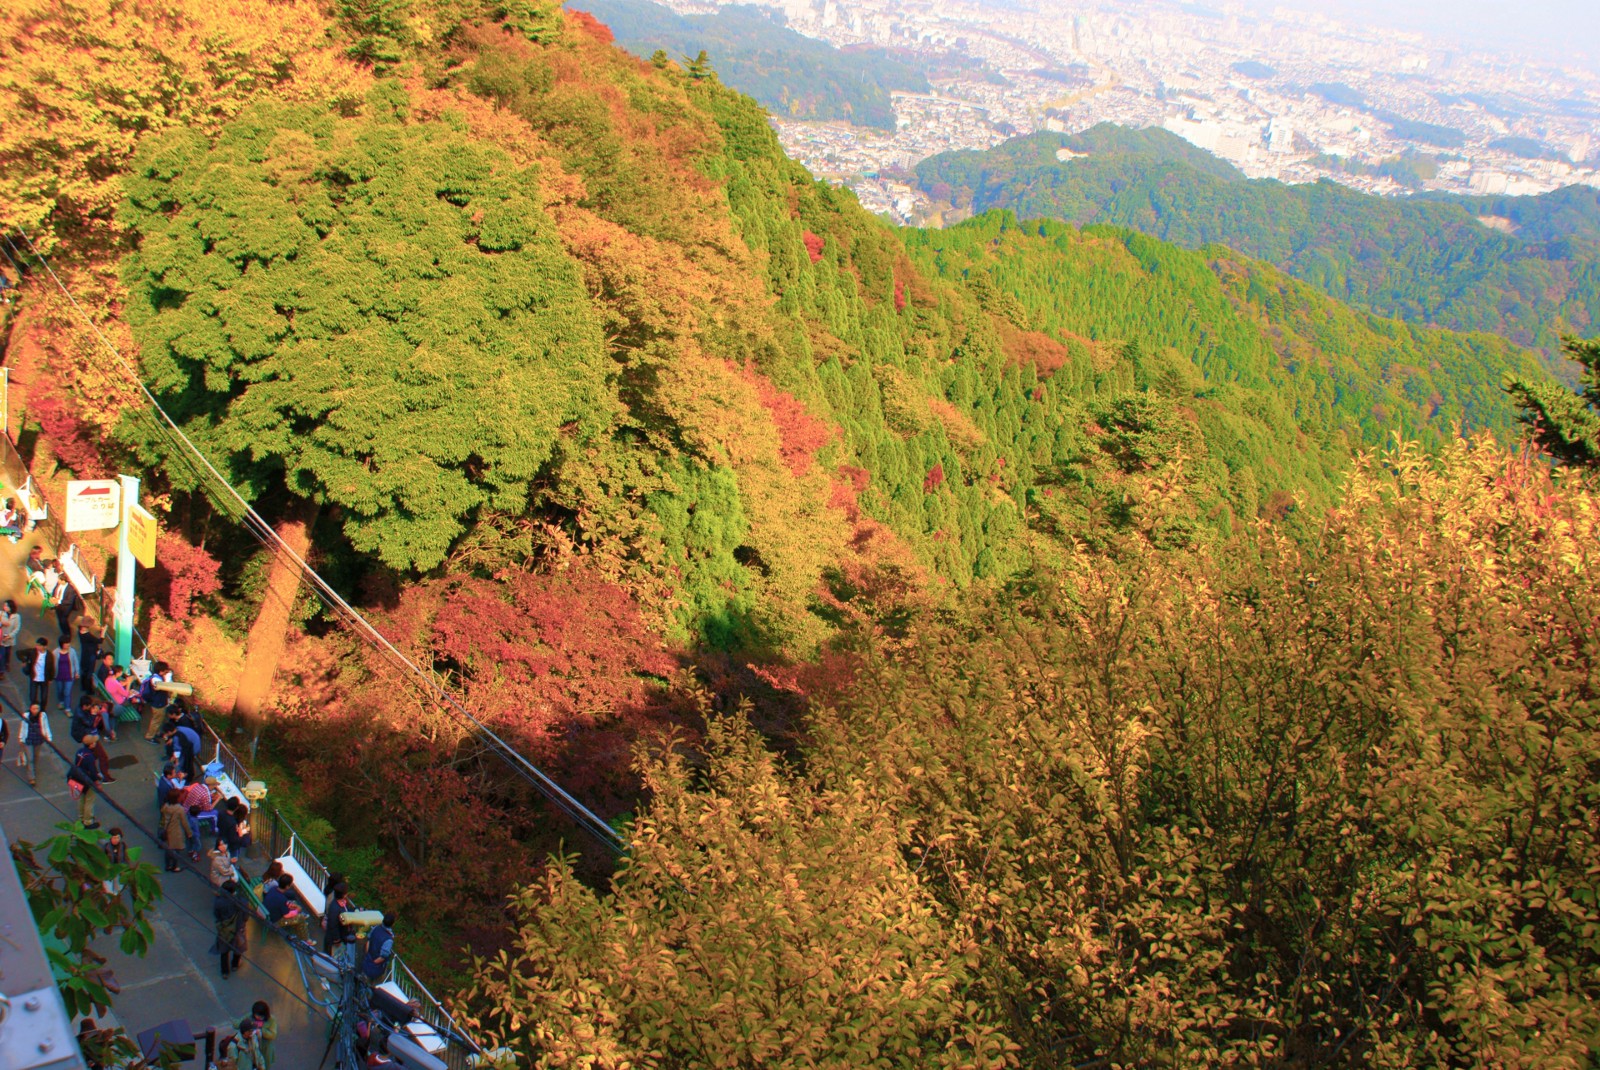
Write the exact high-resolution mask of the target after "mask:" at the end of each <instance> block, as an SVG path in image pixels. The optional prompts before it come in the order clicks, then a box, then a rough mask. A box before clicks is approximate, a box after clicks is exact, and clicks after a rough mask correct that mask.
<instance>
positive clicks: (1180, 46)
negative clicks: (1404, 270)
mask: <svg viewBox="0 0 1600 1070" xmlns="http://www.w3.org/2000/svg"><path fill="white" fill-rule="evenodd" d="M757 2H758V3H760V4H761V5H762V6H765V7H769V8H773V9H776V11H777V12H781V14H782V16H783V17H784V19H785V20H786V21H787V23H788V25H789V26H790V27H791V28H792V29H794V30H796V31H798V32H800V33H803V34H806V35H808V36H812V37H816V38H820V39H823V40H826V41H828V42H830V43H832V44H834V45H837V46H839V47H842V48H849V47H860V46H874V47H878V48H885V49H891V50H894V51H895V52H897V53H899V54H901V55H908V56H918V57H924V58H927V59H930V60H937V59H939V58H941V57H945V58H948V57H950V56H952V55H954V56H959V57H962V58H963V59H964V61H965V62H964V63H962V64H960V65H954V69H955V70H956V71H958V72H959V73H956V74H952V75H950V76H948V77H939V78H935V79H933V91H932V92H929V93H896V94H895V95H894V101H895V114H896V120H897V124H898V129H897V130H895V131H893V132H888V131H880V130H872V129H867V128H863V127H857V126H853V125H851V124H849V123H843V122H804V121H797V120H793V119H788V118H784V117H782V116H777V117H774V119H773V123H774V125H775V126H776V127H777V129H778V132H779V135H780V137H781V138H782V140H783V142H784V145H785V147H786V148H787V150H788V151H789V152H790V154H791V155H793V156H795V157H796V158H797V159H799V160H801V161H802V162H804V163H805V164H806V166H807V167H809V168H810V169H811V170H812V172H813V173H815V174H817V175H819V176H820V177H823V178H826V179H828V180H831V181H835V182H840V183H844V184H847V185H849V186H850V187H851V188H853V189H854V190H855V191H856V193H857V194H858V195H859V196H860V197H861V200H862V202H863V203H864V204H866V205H867V207H869V208H871V209H873V210H874V211H877V212H880V213H883V214H885V215H889V216H891V217H893V218H895V219H897V220H899V221H901V222H921V221H923V220H925V219H927V218H928V216H929V214H930V210H931V205H930V204H929V202H928V199H927V198H926V197H925V196H924V195H923V194H922V193H921V192H920V191H918V190H917V189H916V188H915V185H914V182H913V181H911V180H910V177H909V176H908V174H907V172H908V171H909V169H910V168H911V167H913V166H914V165H915V164H916V163H917V162H919V161H920V160H923V159H925V158H927V157H928V156H931V155H934V154H936V153H940V152H946V151H950V150H953V149H985V148H989V147H991V146H993V145H996V144H998V143H1000V142H1001V141H1004V140H1006V139H1007V138H1009V137H1013V136H1016V135H1018V134H1026V133H1031V132H1034V131H1037V130H1054V131H1061V132H1064V133H1075V132H1077V131H1081V130H1085V129H1087V128H1089V127H1091V126H1094V125H1096V124H1098V123H1103V122H1112V123H1118V124H1121V125H1123V126H1131V127H1141V128H1142V127H1164V128H1166V129H1167V130H1170V131H1171V132H1172V133H1174V134H1177V135H1178V136H1180V137H1183V138H1185V139H1186V140H1188V141H1190V142H1192V143H1194V144H1195V145H1197V146H1199V147H1201V148H1203V149H1206V150H1208V151H1210V152H1212V153H1215V154H1216V155H1217V156H1219V157H1221V158H1223V159H1225V160H1227V161H1228V162H1230V163H1232V164H1233V165H1234V166H1236V167H1237V168H1239V169H1240V170H1241V171H1243V172H1244V173H1245V174H1247V175H1249V176H1251V177H1257V178H1276V179H1280V180H1282V181H1284V182H1312V181H1316V180H1318V179H1322V178H1329V179H1333V180H1334V181H1337V182H1342V183H1345V184H1346V185H1349V186H1353V187H1356V188H1358V189H1362V190H1365V191H1368V192H1371V193H1377V194H1385V195H1398V194H1402V193H1409V192H1412V191H1413V190H1414V189H1424V190H1438V191H1453V192H1460V193H1481V194H1511V195H1516V194H1536V193H1543V192H1546V191H1549V190H1553V189H1556V188H1559V187H1561V186H1566V185H1571V184H1574V183H1587V184H1590V185H1600V172H1597V166H1600V134H1597V130H1600V118H1597V117H1600V78H1597V77H1596V76H1595V74H1594V73H1593V72H1591V71H1588V70H1586V69H1582V68H1579V67H1576V66H1573V67H1557V66H1553V65H1551V64H1549V63H1545V62H1540V61H1535V60H1533V59H1530V58H1527V57H1522V56H1517V55H1514V54H1510V53H1490V52H1485V51H1481V50H1469V49H1465V48H1459V47H1450V46H1448V45H1445V44H1441V43H1439V42H1435V41H1431V40H1428V39H1425V38H1423V37H1421V36H1419V35H1416V34H1407V33H1401V32H1397V31H1394V30H1390V29H1384V28H1377V27H1372V26H1362V25H1355V24H1351V23H1349V22H1341V21H1338V20H1335V19H1331V18H1328V17H1325V16H1321V15H1316V14H1309V13H1305V12H1301V11H1294V10H1289V9H1285V8H1279V9H1276V10H1275V11H1274V12H1273V13H1272V14H1270V15H1264V14H1258V13H1255V12H1249V11H1246V9H1244V8H1242V7H1240V6H1238V5H1237V4H1229V3H1219V4H1215V5H1213V6H1208V7H1204V8H1202V7H1199V6H1183V5H1177V4H1170V5H1169V4H1152V3H1142V2H1141V3H1133V2H1129V3H1122V4H1117V3H1102V4H1098V5H1095V4H1072V5H1069V4H1059V3H1051V2H1049V0H1038V2H1036V3H1034V4H1033V5H1032V6H1031V9H1030V7H1029V5H1026V4H1013V5H1008V6H999V5H997V6H994V7H984V6H979V5H977V4H972V3H961V2H957V0H921V2H917V0H911V2H907V0H847V2H841V0H757ZM668 6H669V7H672V8H673V9H674V10H676V11H678V12H679V13H680V14H695V13H704V12H706V11H709V10H711V9H712V8H713V7H714V6H715V5H714V4H710V3H706V2H704V0H668ZM1061 157H1062V161H1063V166H1070V164H1071V159H1070V157H1071V154H1070V153H1068V152H1065V151H1063V153H1061ZM1396 159H1400V160H1407V159H1409V160H1414V161H1417V162H1418V163H1420V164H1421V165H1422V166H1421V167H1420V168H1412V169H1411V171H1410V174H1411V176H1412V180H1411V182H1410V183H1408V184H1402V182H1400V181H1397V180H1396V178H1395V177H1394V174H1393V168H1392V167H1384V166H1383V165H1384V164H1385V162H1389V161H1395V160H1396Z"/></svg>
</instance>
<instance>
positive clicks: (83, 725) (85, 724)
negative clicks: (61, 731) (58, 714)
mask: <svg viewBox="0 0 1600 1070" xmlns="http://www.w3.org/2000/svg"><path fill="white" fill-rule="evenodd" d="M94 730H95V716H94V714H93V713H92V712H91V711H89V710H86V709H84V708H83V707H82V706H79V707H78V708H77V710H76V711H74V712H73V714H72V724H70V725H69V726H67V734H68V735H70V736H71V737H72V742H74V743H82V742H83V737H84V736H86V735H88V734H89V733H90V732H93V731H94Z"/></svg>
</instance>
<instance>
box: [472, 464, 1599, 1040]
mask: <svg viewBox="0 0 1600 1070" xmlns="http://www.w3.org/2000/svg"><path fill="white" fill-rule="evenodd" d="M1597 534H1600V508H1597V505H1596V502H1595V499H1594V497H1593V496H1592V493H1591V492H1590V491H1588V490H1586V489H1585V488H1583V487H1582V486H1580V485H1578V484H1577V483H1576V482H1575V481H1572V480H1561V479H1558V478H1556V477H1554V476H1552V474H1551V472H1550V471H1549V469H1548V468H1547V467H1546V466H1545V465H1544V464H1543V463H1542V462H1540V461H1538V460H1536V459H1533V458H1529V457H1524V456H1520V455H1510V454H1506V453H1503V452H1501V451H1500V450H1498V449H1497V448H1495V447H1494V446H1493V445H1492V444H1490V443H1488V442H1487V441H1480V442H1478V443H1475V444H1472V445H1468V444H1465V443H1462V444H1459V445H1458V446H1456V447H1454V448H1452V449H1451V450H1449V451H1448V452H1447V453H1446V455H1445V456H1443V457H1441V458H1439V459H1437V460H1434V459H1429V458H1427V457H1426V456H1424V455H1422V454H1421V453H1420V452H1419V451H1417V450H1416V449H1415V448H1413V447H1409V446H1407V447H1402V448H1400V449H1397V450H1396V451H1394V452H1392V453H1390V454H1388V455H1386V456H1384V457H1382V458H1376V457H1374V458H1369V459H1367V460H1366V461H1364V462H1363V464H1362V465H1361V467H1360V468H1359V470H1358V471H1357V472H1356V474H1355V475H1354V476H1353V477H1352V480H1351V483H1350V485H1349V488H1348V490H1347V491H1346V493H1345V495H1344V498H1343V501H1342V504H1340V505H1339V506H1338V507H1337V508H1336V509H1335V510H1334V511H1333V512H1331V513H1330V514H1329V515H1328V517H1327V519H1326V521H1325V523H1324V524H1323V526H1322V528H1321V530H1320V531H1318V532H1316V533H1314V534H1313V535H1312V537H1311V538H1310V539H1309V540H1308V541H1304V542H1302V541H1299V540H1296V539H1295V538H1293V537H1291V536H1290V535H1289V534H1288V533H1286V532H1281V531H1278V530H1276V529H1273V528H1262V529H1260V531H1259V532H1258V533H1257V534H1256V535H1254V536H1252V538H1251V540H1250V541H1248V542H1244V543H1241V544H1240V545H1238V546H1237V547H1235V548H1234V552H1232V553H1230V554H1229V555H1228V556H1227V557H1218V556H1215V555H1213V554H1211V553H1209V552H1204V551H1201V552H1195V553H1185V554H1175V553H1171V552H1158V551H1154V550H1152V549H1150V548H1149V547H1148V546H1147V545H1145V544H1142V543H1139V542H1137V541H1130V542H1126V543H1124V544H1123V545H1122V546H1121V548H1120V551H1119V553H1118V554H1117V555H1116V556H1115V557H1112V558H1107V557H1104V556H1089V555H1083V556H1079V557H1076V558H1071V559H1068V560H1067V561H1065V562H1064V563H1063V567H1062V568H1061V569H1060V570H1057V571H1052V572H1051V573H1049V574H1042V575H1040V576H1038V577H1036V578H1035V580H1034V581H1033V582H1032V583H1030V584H1028V585H1027V586H1026V587H1024V588H1021V589H1018V590H1015V591H1011V592H1004V593H996V594H995V595H993V596H992V597H988V598H982V599H977V600H974V602H973V603H972V604H971V605H970V606H969V607H967V608H966V609H965V610H964V611H961V612H956V613H950V614H928V615H919V616H918V618H917V619H916V620H915V622H914V623H913V624H912V626H911V628H910V630H909V631H907V632H905V633H902V634H901V635H899V636H897V637H896V638H894V639H893V640H892V641H887V639H888V637H883V638H881V639H871V640H870V641H869V642H868V648H869V651H870V652H869V656H868V658H867V661H866V663H865V664H864V666H863V667H862V668H861V669H860V670H859V672H858V674H857V675H856V678H855V682H854V685H853V686H852V688H851V689H850V691H849V693H848V694H847V695H845V696H844V697H843V698H842V699H841V700H840V702H839V703H838V704H837V705H835V706H834V707H832V708H828V709H821V710H819V711H818V712H817V714H816V716H815V718H814V721H813V724H812V744H811V746H810V747H809V748H808V751H807V754H806V760H805V763H804V769H805V772H804V773H803V774H802V773H799V772H792V771H789V770H787V769H786V768H785V767H784V766H783V765H782V764H781V763H779V762H777V761H776V760H775V759H774V758H772V757H771V756H770V755H769V754H767V753H765V752H764V751H763V749H762V747H761V746H760V744H759V742H758V741H756V740H755V739H754V738H752V737H751V735H750V734H749V733H748V731H747V730H745V729H743V728H741V727H739V726H738V725H737V724H736V723H735V724H725V725H722V726H719V727H717V728H716V729H714V732H713V740H712V742H713V745H712V748H711V751H710V754H709V762H710V766H709V769H708V770H707V772H706V774H705V775H704V776H703V777H691V776H690V775H689V773H688V769H687V767H686V766H685V764H684V763H683V761H682V759H681V758H679V757H676V756H675V755H674V754H673V753H672V752H671V751H668V752H664V753H662V754H660V755H659V756H657V757H653V758H651V759H649V760H648V761H646V762H645V763H644V766H643V769H644V775H645V776H646V778H647V780H648V782H649V783H650V784H651V786H652V788H653V789H654V792H655V801H654V803H653V804H652V806H651V808H650V810H649V811H648V813H647V815H646V816H644V817H643V818H642V819H641V820H640V822H639V823H638V824H637V825H636V827H635V830H634V834H633V839H632V852H633V854H632V861H631V863H630V865H629V866H628V867H627V868H626V869H625V870H624V871H623V872H622V873H621V874H619V877H618V880H617V883H616V885H615V887H614V892H613V894H612V895H611V896H608V897H605V898H600V897H598V896H595V895H594V894H593V893H591V892H589V891H587V890H586V889H584V888H582V887H581V886H580V885H579V884H578V883H577V882H576V881H575V880H574V878H573V877H572V875H571V874H570V872H569V871H568V870H566V869H565V868H564V867H556V868H553V869H551V870H550V871H548V873H547V874H546V876H545V878H544V879H543V881H542V882H541V883H540V884H539V885H537V886H535V887H533V888H530V889H529V890H528V891H526V892H525V893H523V894H522V895H521V896H519V897H518V899H517V901H516V904H515V910H516V912H517V915H518V918H519V923H518V934H517V937H516V943H515V946H514V948H513V949H512V953H511V957H510V958H509V959H507V960H503V961H499V962H495V963H485V967H486V968H485V970H484V972H483V973H482V974H481V975H480V976H479V978H478V980H477V981H476V982H475V984H474V986H473V991H472V993H471V999H472V1002H473V1005H474V1006H476V1007H477V1008H479V1011H478V1014H479V1016H480V1017H479V1019H478V1021H479V1022H480V1024H481V1025H482V1027H483V1028H484V1029H485V1030H486V1032H487V1033H488V1035H490V1036H491V1037H494V1038H495V1039H496V1040H498V1041H502V1042H505V1043H509V1044H511V1045H513V1046H514V1047H516V1048H517V1049H518V1050H519V1051H521V1052H523V1053H525V1055H526V1057H527V1058H529V1059H530V1060H535V1061H540V1062H542V1064H543V1065H565V1064H566V1063H567V1062H568V1061H569V1060H572V1059H576V1058H578V1057H579V1054H580V1053H582V1055H583V1057H584V1058H587V1059H593V1060H596V1062H597V1063H598V1065H606V1066H622V1065H635V1066H669V1065H670V1066H679V1065H683V1066H707V1067H709V1066H719V1065H732V1064H737V1063H739V1062H741V1061H746V1062H750V1063H752V1064H755V1063H760V1064H762V1065H780V1066H781V1065H802V1064H809V1062H810V1061H811V1060H814V1059H820V1058H823V1057H824V1054H825V1053H826V1054H827V1057H829V1058H837V1059H840V1060H842V1061H843V1062H847V1063H853V1062H854V1059H855V1056H853V1055H849V1054H841V1053H848V1052H852V1051H854V1050H855V1049H854V1048H852V1047H851V1045H853V1044H855V1043H858V1042H860V1043H868V1044H870V1045H871V1047H872V1049H873V1050H875V1051H879V1052H887V1053H889V1063H890V1064H891V1065H908V1066H909V1065H936V1064H937V1065H952V1066H956V1065H960V1066H980V1065H981V1066H1007V1065H1023V1066H1061V1065H1082V1064H1086V1063H1099V1064H1102V1065H1107V1066H1116V1067H1135V1066H1231V1065H1241V1064H1244V1065H1250V1064H1258V1065H1301V1064H1305V1065H1311V1064H1328V1063H1335V1064H1339V1063H1341V1061H1342V1060H1344V1059H1346V1058H1348V1060H1349V1064H1350V1065H1365V1066H1376V1067H1394V1068H1401V1067H1415V1066H1438V1067H1444V1066H1458V1065H1497V1066H1518V1067H1528V1068H1533V1067H1546V1066H1569V1067H1579V1066H1583V1065H1585V1063H1586V1060H1587V1059H1588V1058H1589V1055H1590V1053H1591V1052H1592V1043H1593V1037H1594V1035H1595V1031H1596V1029H1597V1028H1600V1011H1597V1008H1600V999H1597V997H1600V987H1597V982H1596V980H1595V978H1596V976H1597V974H1596V972H1595V971H1596V968H1597V967H1600V942H1597V939H1596V936H1595V933H1596V932H1597V931H1600V903H1597V901H1596V898H1595V896H1594V894H1593V890H1592V887H1593V883H1592V874H1593V872H1594V870H1595V867H1597V866H1600V835H1597V833H1596V826H1595V823H1594V820H1593V776H1592V770H1593V768H1595V764H1596V763H1597V762H1600V733H1597V732H1596V725H1595V722H1594V715H1593V713H1592V712H1591V711H1590V709H1589V706H1590V697H1589V696H1590V693H1591V691H1592V681H1593V678H1594V673H1595V671H1596V666H1597V664H1600V660H1597V659H1600V645H1597V637H1596V632H1595V630H1594V628H1593V626H1592V625H1593V621H1594V619H1595V614H1596V612H1597V611H1600V601H1597V596H1596V594H1595V585H1594V582H1593V579H1594V577H1593V570H1594V568H1595V567H1596V563H1597V562H1596V556H1595V550H1594V547H1595V545H1596V542H1595V537H1596V535H1597ZM891 841H892V842H893V843H894V844H895V845H896V849H895V850H893V851H888V852H887V853H885V851H884V848H885V846H886V845H887V843H889V842H891ZM835 908H843V912H842V913H834V912H833V911H834V910H835ZM690 949H693V953H692V954H691V953H690ZM686 979H689V983H684V982H685V980H686ZM835 985H840V986H843V989H844V991H848V992H850V993H873V995H871V996H870V997H868V998H867V1001H866V1002H864V1003H856V1002H852V1001H851V997H847V996H845V995H844V993H843V992H841V991H836V990H835V988H834V986H835ZM957 991H959V992H960V993H961V994H962V997H961V999H960V1000H959V1001H955V1002H952V993H954V992H957ZM669 993H670V994H669ZM923 997H927V999H926V1001H924V998H923ZM741 1006H749V1007H751V1008H753V1009H752V1010H751V1012H750V1015H749V1016H748V1017H745V1016H742V1015H741V1014H740V1013H739V1012H738V1011H737V1010H736V1008H739V1007H741ZM841 1011H843V1013H841ZM864 1030H865V1032H864ZM862 1038H865V1039H862ZM791 1054H793V1056H794V1057H793V1058H792V1059H791V1057H790V1056H791Z"/></svg>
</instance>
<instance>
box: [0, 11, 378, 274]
mask: <svg viewBox="0 0 1600 1070" xmlns="http://www.w3.org/2000/svg"><path fill="white" fill-rule="evenodd" d="M327 31H328V24H327V22H326V20H325V19H324V18H323V16H322V14H321V12H320V11H319V10H318V8H317V6H316V5H315V4H313V3H309V2H301V3H294V2H291V3H269V2H266V0H204V2H202V0H14V2H12V3H8V4H6V5H4V6H3V7H0V114H3V115H4V116H5V122H4V123H3V124H0V219H3V220H5V221H6V222H8V223H18V222H20V223H22V224H23V225H25V226H28V227H30V229H31V228H34V227H41V226H42V225H44V224H46V223H50V224H51V225H52V226H53V228H54V231H55V233H54V234H50V233H47V234H45V235H44V236H43V237H44V239H45V241H46V242H47V243H48V244H49V245H53V244H54V240H55V237H56V236H58V235H59V234H61V233H62V232H64V231H66V230H69V229H70V230H74V231H82V230H84V229H85V228H87V229H88V230H91V231H93V230H104V229H106V228H108V227H109V226H110V224H111V212H112V209H113V208H114V207H115V205H116V204H117V202H118V201H119V200H120V199H121V185H120V177H121V173H122V171H123V170H124V169H125V168H126V167H127V165H128V163H129V161H130V160H131V159H132V157H133V154H134V152H135V151H136V149H137V147H138V145H139V144H140V143H141V142H142V141H143V139H144V138H146V137H148V136H150V135H152V134H157V133H159V132H161V131H162V130H164V129H167V128H169V127H173V126H190V127H195V128H198V129H201V130H204V131H214V130H216V129H217V128H218V127H219V126H220V125H221V124H222V123H223V122H226V121H227V120H228V119H230V118H232V117H234V116H235V115H237V114H238V113H239V111H240V109H241V108H242V107H243V106H244V105H245V104H246V103H248V102H249V101H250V100H251V99H252V98H254V97H255V96H256V95H258V94H260V93H265V92H273V91H276V92H279V93H281V94H282V95H284V96H286V97H288V98H290V99H297V100H300V99H304V100H316V101H319V102H327V101H330V100H333V101H338V100H341V99H345V98H356V99H359V96H360V93H361V91H362V86H363V84H364V82H365V81H366V76H365V75H363V74H361V73H360V72H358V71H356V70H355V69H354V68H353V67H351V66H350V65H349V64H347V63H345V62H343V61H342V60H340V59H338V58H337V56H336V54H335V53H334V51H333V50H331V49H329V48H328V47H327V46H326V40H327ZM85 236H87V235H85Z"/></svg>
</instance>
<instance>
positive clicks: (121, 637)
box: [111, 476, 149, 666]
mask: <svg viewBox="0 0 1600 1070" xmlns="http://www.w3.org/2000/svg"><path fill="white" fill-rule="evenodd" d="M117 479H118V481H119V482H120V483H121V484H122V509H121V513H122V523H121V524H120V525H118V527H117V598H116V601H115V602H114V603H113V604H112V607H111V627H112V629H113V631H114V632H115V634H116V640H117V642H116V656H117V664H118V665H123V666H126V665H129V664H131V663H132V662H133V570H134V568H135V567H136V566H135V565H134V560H133V548H132V547H131V546H130V545H129V543H128V519H129V514H130V513H132V512H133V510H134V509H137V508H138V506H139V479H138V477H137V476H118V477H117ZM146 515H147V516H148V515H149V514H146Z"/></svg>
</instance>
